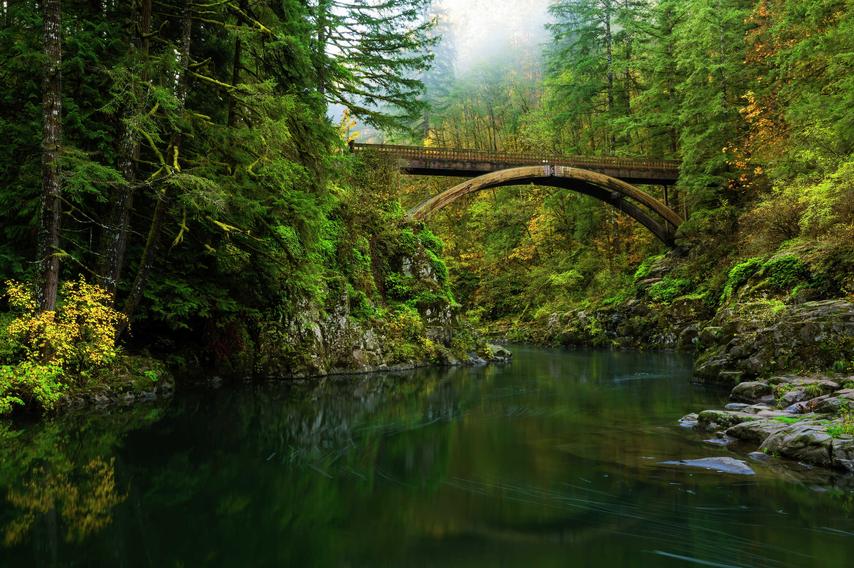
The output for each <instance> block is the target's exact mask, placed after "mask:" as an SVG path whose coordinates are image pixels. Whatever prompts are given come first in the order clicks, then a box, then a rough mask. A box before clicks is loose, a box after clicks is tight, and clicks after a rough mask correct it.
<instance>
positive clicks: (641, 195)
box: [409, 165, 682, 246]
mask: <svg viewBox="0 0 854 568" xmlns="http://www.w3.org/2000/svg"><path fill="white" fill-rule="evenodd" d="M525 184H533V185H545V186H550V187H559V188H562V189H568V190H570V191H576V192H578V193H583V194H585V195H589V196H591V197H594V198H596V199H599V200H600V201H604V202H605V203H608V204H610V205H612V206H614V207H616V208H617V209H619V210H620V211H623V212H624V213H626V214H627V215H629V216H630V217H632V218H633V219H635V220H636V221H638V222H639V223H640V224H642V225H643V226H644V227H646V228H647V229H649V230H650V231H651V232H652V233H653V234H654V235H655V236H656V237H658V238H659V240H661V241H662V242H663V243H664V244H666V245H667V246H673V244H674V243H673V236H674V234H675V233H676V229H677V228H678V227H679V225H681V224H682V218H681V217H680V216H679V215H678V214H677V213H676V212H675V211H673V210H672V209H670V207H668V206H667V205H665V204H664V203H662V202H661V201H659V200H658V199H656V198H655V197H653V196H651V195H650V194H648V193H646V192H644V191H641V190H640V189H638V188H637V187H635V186H633V185H632V184H630V183H627V182H624V181H622V180H619V179H617V178H613V177H610V176H607V175H605V174H600V173H596V172H591V171H589V170H583V169H580V168H570V167H565V166H551V165H545V166H527V167H522V168H511V169H507V170H502V171H498V172H492V173H489V174H485V175H482V176H479V177H476V178H473V179H470V180H467V181H465V182H463V183H461V184H459V185H456V186H454V187H452V188H450V189H448V190H446V191H443V192H442V193H440V194H439V195H436V196H434V197H431V198H430V199H427V200H425V201H422V202H421V203H419V204H418V205H417V206H415V207H414V208H413V209H411V210H410V211H409V216H410V217H412V218H413V219H415V220H418V221H423V220H424V219H425V218H427V217H428V216H429V215H431V214H432V213H434V212H436V211H438V210H440V209H442V208H443V207H445V206H447V205H449V204H450V203H453V202H454V201H456V200H457V199H459V198H460V197H463V196H464V195H469V194H471V193H476V192H478V191H483V190H484V189H490V188H493V187H503V186H508V185H525Z"/></svg>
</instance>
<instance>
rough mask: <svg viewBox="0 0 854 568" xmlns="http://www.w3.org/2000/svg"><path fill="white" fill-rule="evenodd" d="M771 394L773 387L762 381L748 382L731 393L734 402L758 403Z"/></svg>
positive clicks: (737, 386) (739, 385)
mask: <svg viewBox="0 0 854 568" xmlns="http://www.w3.org/2000/svg"><path fill="white" fill-rule="evenodd" d="M768 394H771V385H769V384H768V383H763V382H760V381H747V382H744V383H740V384H737V385H736V386H735V387H734V388H733V389H732V392H731V393H730V395H729V397H730V398H731V399H732V400H738V401H741V402H751V403H752V402H756V401H758V400H759V399H760V398H762V397H763V396H765V395H768Z"/></svg>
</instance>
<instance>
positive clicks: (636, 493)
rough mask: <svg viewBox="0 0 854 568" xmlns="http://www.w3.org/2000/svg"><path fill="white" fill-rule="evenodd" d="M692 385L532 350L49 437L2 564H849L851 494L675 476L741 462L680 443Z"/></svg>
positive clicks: (663, 368) (125, 416)
mask: <svg viewBox="0 0 854 568" xmlns="http://www.w3.org/2000/svg"><path fill="white" fill-rule="evenodd" d="M689 378H690V360H687V359H686V358H684V357H681V356H678V355H674V354H661V353H610V352H563V351H548V350H529V349H519V350H518V352H517V356H516V359H515V361H514V363H513V364H512V365H511V366H507V367H487V368H478V369H465V368H461V369H449V370H435V369H432V370H431V369H427V370H421V371H418V372H416V373H405V374H399V375H395V374H389V375H382V376H379V375H374V376H363V377H342V378H329V379H325V380H322V381H305V382H298V383H288V384H271V385H263V386H241V387H235V388H224V389H222V390H220V391H217V392H209V391H203V392H198V393H184V394H183V395H181V396H180V397H178V398H177V399H176V400H175V401H174V402H173V403H172V404H170V405H169V406H168V408H165V409H148V410H146V411H144V412H143V413H142V414H140V410H139V409H137V410H135V411H132V412H131V413H122V414H120V415H118V416H113V417H100V418H85V419H84V418H79V419H76V420H77V422H74V423H65V424H62V425H61V426H60V425H59V424H58V423H57V424H54V425H46V426H34V427H32V428H29V429H24V430H23V431H19V432H17V433H15V434H14V435H11V437H9V436H7V442H8V444H6V443H4V446H7V449H6V450H4V452H5V453H4V455H3V465H2V470H0V472H2V474H0V475H2V477H0V482H2V483H3V487H4V488H5V490H4V494H5V499H6V502H5V503H4V505H3V509H2V520H3V521H4V522H3V526H4V527H5V529H4V530H5V531H6V532H5V533H4V535H12V536H6V549H5V554H4V557H3V559H4V562H3V564H4V565H22V566H23V565H27V566H31V565H33V562H34V561H35V562H36V564H45V563H47V562H46V561H48V560H49V561H54V562H56V563H59V564H66V563H76V564H93V563H95V564H119V565H128V564H133V565H136V564H143V565H152V566H159V565H163V564H168V565H177V564H186V565H197V564H208V565H241V564H245V563H247V562H251V563H253V564H294V565H395V566H399V565H443V566H446V565H448V566H457V565H458V566H465V565H484V564H488V563H495V564H501V565H516V564H525V565H531V564H534V565H552V564H553V565H561V566H564V565H567V564H569V565H579V566H586V565H597V566H599V565H632V566H644V565H650V566H659V565H668V564H673V565H679V564H680V563H684V562H688V561H694V562H705V563H713V564H717V565H734V566H752V565H767V566H786V565H791V566H809V565H817V566H818V565H820V566H834V565H839V566H843V565H845V562H846V556H845V555H846V554H847V553H851V552H854V548H852V546H853V545H854V523H852V521H851V520H850V517H849V507H850V499H848V496H849V495H851V493H850V492H849V489H848V488H847V487H846V483H848V481H846V479H849V478H840V477H835V476H832V475H827V474H820V475H819V477H816V478H815V479H812V478H808V477H803V476H800V477H797V478H792V476H791V474H789V473H788V471H787V470H785V471H786V473H785V475H783V474H781V473H780V472H779V471H778V470H777V469H775V468H774V467H771V466H767V467H766V466H755V467H756V469H757V473H758V475H757V476H755V477H752V478H750V479H744V478H738V477H730V476H722V475H719V474H713V473H707V472H697V471H685V470H682V469H679V468H673V467H665V466H661V465H660V462H662V461H666V460H678V459H691V458H698V457H705V456H709V455H730V454H729V453H728V451H727V450H726V449H725V448H719V447H710V446H707V445H704V444H703V443H702V441H701V439H695V438H692V437H691V436H690V435H688V434H686V433H685V432H684V431H681V430H680V429H679V428H678V426H676V419H677V418H678V417H679V416H680V415H682V414H684V413H686V412H688V411H691V410H698V409H701V408H704V407H708V406H709V405H717V404H719V403H720V401H721V400H720V399H721V396H722V394H721V393H719V392H717V391H713V390H705V389H702V388H698V387H694V386H691V385H690V383H689V380H688V379H689ZM146 412H147V413H148V414H145V413H146ZM115 421H118V423H116V422H115ZM34 448H41V449H40V450H35V449H34ZM30 456H31V457H30ZM787 476H788V477H787ZM815 488H820V489H821V492H819V491H816V490H815Z"/></svg>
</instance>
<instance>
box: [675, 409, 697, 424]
mask: <svg viewBox="0 0 854 568" xmlns="http://www.w3.org/2000/svg"><path fill="white" fill-rule="evenodd" d="M679 425H680V426H682V427H683V428H695V427H696V426H697V413H696V412H692V413H691V414H686V415H685V416H683V417H682V418H680V419H679Z"/></svg>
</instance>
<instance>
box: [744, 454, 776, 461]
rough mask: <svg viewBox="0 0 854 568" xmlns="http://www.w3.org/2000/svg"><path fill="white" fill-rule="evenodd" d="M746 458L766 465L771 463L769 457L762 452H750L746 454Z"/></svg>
mask: <svg viewBox="0 0 854 568" xmlns="http://www.w3.org/2000/svg"><path fill="white" fill-rule="evenodd" d="M747 457H748V458H750V459H751V460H753V461H755V462H759V463H768V462H769V461H771V456H769V455H768V454H764V453H762V452H750V453H749V454H747Z"/></svg>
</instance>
